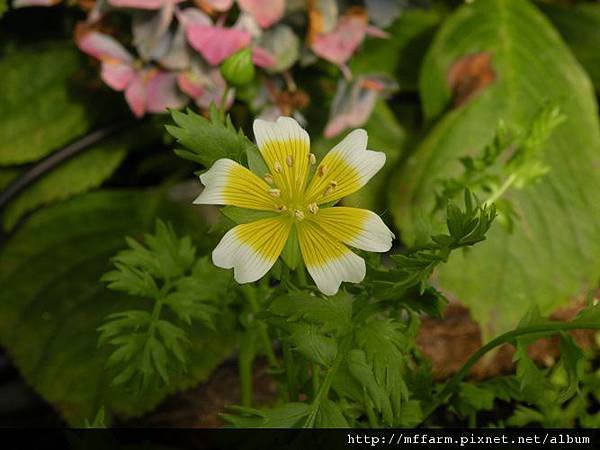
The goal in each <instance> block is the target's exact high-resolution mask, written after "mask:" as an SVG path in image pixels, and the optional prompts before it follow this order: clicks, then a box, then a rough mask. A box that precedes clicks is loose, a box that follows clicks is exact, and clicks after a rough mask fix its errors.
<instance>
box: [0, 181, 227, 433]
mask: <svg viewBox="0 0 600 450" xmlns="http://www.w3.org/2000/svg"><path fill="white" fill-rule="evenodd" d="M158 217H160V218H162V219H164V220H169V221H171V222H172V223H173V224H174V227H175V230H176V231H177V232H178V233H179V234H182V235H183V234H184V233H188V234H191V235H192V236H193V237H196V238H197V239H195V241H196V243H197V244H200V245H208V242H207V241H206V237H205V236H204V237H202V236H203V235H204V232H205V231H206V229H205V227H204V226H202V224H201V223H200V221H199V219H198V218H197V216H196V215H195V214H194V212H193V211H192V210H191V208H181V207H178V206H176V205H174V204H172V203H170V202H168V201H166V200H164V197H163V195H162V193H161V192H157V191H150V192H102V191H101V192H96V193H91V194H85V195H81V196H78V197H76V198H74V199H71V200H69V201H67V202H64V203H60V204H58V205H55V206H53V207H49V208H46V209H43V210H41V211H40V212H38V213H36V214H34V215H33V216H32V217H31V218H30V219H29V220H28V221H27V222H26V223H25V224H24V225H23V226H22V227H20V228H19V230H18V231H17V232H16V233H15V235H14V236H13V237H12V238H11V239H10V240H9V241H8V242H7V243H6V244H5V245H4V248H3V249H2V252H1V253H0V285H1V286H2V289H1V290H0V341H1V343H2V345H3V346H4V347H5V348H6V350H7V351H8V353H9V354H10V356H11V357H12V359H13V360H14V362H15V363H16V365H17V367H18V368H19V370H20V371H21V373H22V374H23V376H24V378H25V379H26V380H27V381H28V382H29V383H30V384H31V385H32V386H33V387H34V389H35V390H36V391H37V392H39V393H40V394H41V395H42V396H43V397H44V398H45V399H46V400H47V401H49V402H51V403H53V404H54V405H55V406H56V407H57V408H58V409H59V410H60V411H61V412H62V413H63V415H64V416H65V418H66V419H67V421H68V422H69V423H70V424H73V425H81V424H83V422H84V420H85V419H86V418H87V419H90V420H91V419H92V418H93V417H94V416H95V415H96V412H97V411H98V410H99V408H100V407H102V406H104V407H105V408H106V410H107V412H110V413H115V414H118V415H120V416H121V417H128V416H132V415H138V414H141V413H143V412H144V411H147V410H149V409H151V408H153V407H154V406H155V405H156V404H157V403H158V402H159V401H160V400H161V399H162V398H163V397H164V396H165V395H167V393H169V392H173V391H174V390H176V389H180V388H184V387H188V386H191V385H193V384H195V383H197V382H199V381H201V380H203V379H205V378H206V377H207V376H208V374H209V373H210V371H211V370H212V369H213V368H214V367H215V365H217V364H218V363H219V362H220V361H221V360H222V358H224V357H226V356H227V354H228V352H229V351H231V348H232V340H233V337H232V333H231V332H227V333H224V334H223V335H221V334H219V335H217V334H215V333H214V332H210V331H208V330H207V329H206V328H204V327H202V326H201V325H193V328H192V335H191V347H190V348H189V355H188V356H189V358H188V361H189V369H188V372H187V373H185V374H181V375H179V376H177V377H175V378H173V381H172V383H171V384H170V385H169V386H168V387H167V386H164V385H161V386H157V387H156V389H149V390H148V391H146V393H144V394H143V395H134V394H132V393H131V392H127V391H125V390H124V388H117V387H115V386H112V385H111V381H112V378H113V376H114V373H111V372H110V371H108V370H107V369H106V367H105V363H106V358H107V355H108V353H109V352H110V350H111V349H110V348H109V347H105V346H103V347H100V348H98V346H97V343H98V332H97V328H98V327H99V326H100V325H101V324H102V323H103V321H104V319H105V317H106V315H107V314H110V313H113V312H117V311H124V310H127V309H135V308H138V309H139V308H140V301H143V300H139V299H136V298H132V297H129V296H127V295H125V294H119V293H116V292H114V291H110V290H108V289H106V287H105V286H104V285H103V284H102V283H100V281H99V278H100V276H101V275H102V274H103V273H105V272H106V271H107V270H109V269H110V268H111V263H110V261H109V258H110V257H111V256H113V255H114V254H115V253H116V252H117V251H118V250H120V249H122V248H124V247H125V240H124V237H125V236H132V237H136V238H137V237H140V236H141V234H142V233H143V232H145V231H149V230H150V229H151V228H152V227H153V225H154V222H155V220H156V218H158ZM200 250H201V251H206V250H207V249H206V248H201V249H200ZM222 320H223V321H224V322H223V323H221V324H220V325H219V326H218V327H217V329H220V330H230V328H229V326H228V324H227V321H226V319H225V317H224V316H223V319H222Z"/></svg>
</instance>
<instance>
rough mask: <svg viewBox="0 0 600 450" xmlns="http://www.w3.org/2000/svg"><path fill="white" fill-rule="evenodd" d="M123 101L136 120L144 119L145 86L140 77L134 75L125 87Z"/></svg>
mask: <svg viewBox="0 0 600 450" xmlns="http://www.w3.org/2000/svg"><path fill="white" fill-rule="evenodd" d="M125 100H127V104H128V105H129V109H131V111H132V112H133V114H134V115H135V116H136V117H137V118H141V117H144V114H146V86H145V85H144V81H143V79H142V76H141V75H136V77H135V78H134V79H133V81H132V82H131V83H130V84H129V86H128V87H127V90H126V91H125Z"/></svg>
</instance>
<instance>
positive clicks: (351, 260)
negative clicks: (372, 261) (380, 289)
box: [306, 251, 366, 295]
mask: <svg viewBox="0 0 600 450" xmlns="http://www.w3.org/2000/svg"><path fill="white" fill-rule="evenodd" d="M306 268H307V270H308V273H310V276H311V277H312V279H313V280H314V282H315V284H316V285H317V287H318V288H319V290H320V291H321V292H323V294H325V295H335V294H336V293H337V291H338V290H339V288H340V285H341V284H342V282H343V281H348V282H350V283H360V282H361V281H362V280H363V279H364V278H365V274H366V266H365V261H364V259H362V258H361V257H360V256H358V255H357V254H355V253H353V252H351V251H348V252H347V253H346V254H344V255H342V256H339V257H337V258H335V259H332V260H330V261H328V262H327V263H325V264H323V265H320V266H307V267H306Z"/></svg>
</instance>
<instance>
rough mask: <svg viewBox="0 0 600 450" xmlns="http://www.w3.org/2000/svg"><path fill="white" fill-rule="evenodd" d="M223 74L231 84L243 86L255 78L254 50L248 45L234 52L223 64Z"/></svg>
mask: <svg viewBox="0 0 600 450" xmlns="http://www.w3.org/2000/svg"><path fill="white" fill-rule="evenodd" d="M221 75H223V78H225V80H226V81H227V83H229V84H230V85H231V86H243V85H244V84H248V83H250V82H251V81H252V79H253V78H254V65H253V64H252V50H251V49H250V48H248V47H246V48H243V49H242V50H240V51H239V52H236V53H234V54H233V55H231V56H230V57H229V58H227V59H226V60H225V61H223V64H221Z"/></svg>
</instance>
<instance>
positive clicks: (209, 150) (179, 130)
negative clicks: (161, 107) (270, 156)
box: [166, 109, 254, 167]
mask: <svg viewBox="0 0 600 450" xmlns="http://www.w3.org/2000/svg"><path fill="white" fill-rule="evenodd" d="M215 111H216V110H214V111H211V117H210V119H206V118H205V117H203V116H201V115H199V114H196V113H195V112H193V111H192V110H191V109H188V110H187V111H186V112H181V111H171V117H172V118H173V121H174V122H175V125H167V126H166V128H167V131H168V132H169V133H170V134H171V135H172V136H173V137H174V138H175V139H176V140H177V143H178V144H179V145H181V146H182V147H183V149H179V150H175V153H176V154H177V155H178V156H180V157H182V158H185V159H189V160H191V161H194V162H197V163H199V164H202V165H203V166H205V167H210V166H211V165H212V164H213V163H214V162H215V161H216V160H217V159H220V158H229V159H233V160H234V161H238V162H240V161H243V160H244V159H245V158H246V150H247V148H248V147H251V146H253V145H254V144H252V142H250V141H249V140H248V138H247V137H246V136H244V134H243V133H242V132H241V131H239V132H238V131H236V130H235V128H234V127H233V125H232V123H231V121H230V120H229V119H227V123H226V124H223V122H222V121H221V119H220V118H219V115H218V113H217V114H215Z"/></svg>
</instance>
